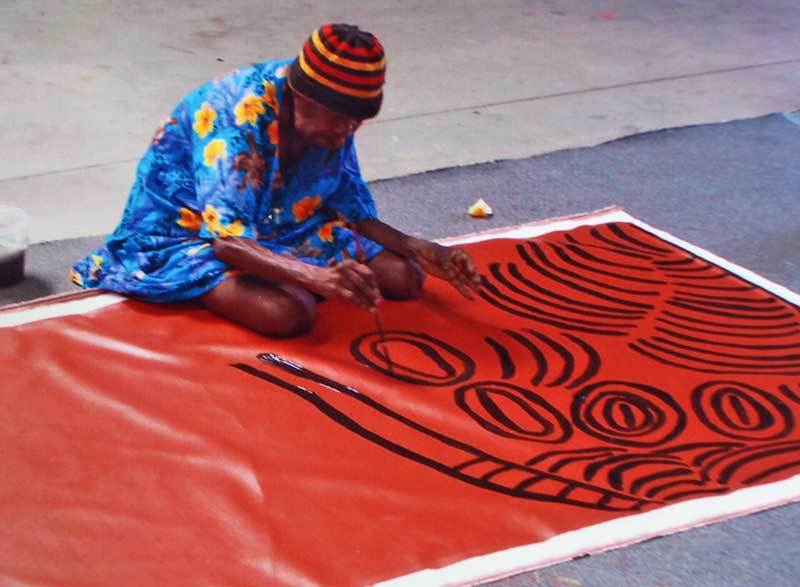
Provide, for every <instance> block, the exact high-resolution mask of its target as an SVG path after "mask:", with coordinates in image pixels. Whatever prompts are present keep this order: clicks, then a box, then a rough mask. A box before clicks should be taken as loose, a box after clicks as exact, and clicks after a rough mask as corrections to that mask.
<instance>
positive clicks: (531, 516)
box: [0, 211, 800, 587]
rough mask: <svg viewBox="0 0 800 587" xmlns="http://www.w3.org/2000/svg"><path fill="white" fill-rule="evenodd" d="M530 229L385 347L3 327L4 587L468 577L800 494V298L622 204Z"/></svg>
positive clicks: (484, 256)
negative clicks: (472, 293) (473, 288)
mask: <svg viewBox="0 0 800 587" xmlns="http://www.w3.org/2000/svg"><path fill="white" fill-rule="evenodd" d="M533 232H534V233H535V234H536V236H530V237H528V238H521V237H519V234H520V231H519V230H517V231H515V232H514V233H513V234H514V235H516V237H515V238H492V239H490V240H483V241H479V242H473V243H470V244H466V245H464V246H466V247H468V249H469V250H470V252H471V253H472V254H473V255H474V257H475V259H476V262H477V264H478V266H479V268H480V271H481V274H482V277H483V287H482V290H481V293H480V296H479V297H478V299H476V300H475V301H473V302H470V301H467V300H463V299H462V298H460V296H459V295H458V294H457V293H456V292H455V291H454V290H452V289H451V288H450V287H449V286H448V285H447V284H444V283H442V282H438V281H435V280H429V281H428V282H427V283H426V291H425V294H424V296H423V298H422V299H420V300H418V301H415V302H406V303H399V302H386V303H385V304H384V305H383V306H382V307H381V310H380V312H381V321H382V323H383V325H384V332H383V333H382V335H381V333H379V332H377V331H376V328H375V321H374V320H373V317H372V315H371V314H370V313H369V312H367V311H364V310H359V309H356V308H353V307H350V306H347V305H346V304H344V303H340V302H336V301H330V302H325V303H324V304H323V305H322V306H320V308H319V312H318V314H319V315H318V320H319V321H318V323H317V325H316V326H315V328H314V330H313V332H312V333H311V334H310V335H308V336H306V337H303V338H300V339H294V340H271V339H268V338H264V337H260V336H258V335H255V334H253V333H250V332H248V331H246V330H244V329H242V328H240V327H238V326H236V325H234V324H231V323H227V322H224V321H222V320H219V319H217V318H215V317H213V316H212V315H210V314H208V313H207V312H205V311H204V310H202V309H201V308H199V307H198V306H194V305H191V304H186V305H180V306H157V305H151V304H146V303H141V302H136V301H130V300H129V301H118V299H117V298H109V296H84V295H81V296H77V297H74V296H73V297H72V298H68V299H67V298H64V299H58V298H57V299H55V300H49V301H43V302H37V303H34V304H31V305H27V306H22V307H20V308H17V309H11V310H6V311H4V312H0V326H4V327H3V328H0V356H2V364H0V380H2V382H3V383H2V393H1V394H0V401H2V407H3V409H2V412H0V414H2V415H0V418H2V419H3V425H2V427H0V434H1V435H2V438H0V441H2V446H3V458H2V460H0V463H1V464H0V467H2V471H1V472H0V473H1V474H0V495H2V499H0V517H2V519H3V520H4V523H3V525H2V529H0V536H1V537H2V538H0V540H2V545H3V548H1V549H0V583H4V584H19V585H28V584H31V585H33V584H37V585H38V584H58V585H65V586H69V585H81V586H94V585H97V586H100V585H109V584H114V585H117V586H121V587H124V586H128V585H143V584H150V585H167V584H168V585H174V586H180V585H231V586H234V585H242V586H245V585H370V584H376V583H385V584H388V585H393V584H396V585H401V584H407V585H422V584H466V583H470V582H475V581H478V580H481V579H488V578H492V577H496V576H502V575H503V574H507V573H511V572H514V571H519V570H524V569H527V568H532V567H535V566H537V565H541V564H546V563H551V562H555V561H557V560H563V559H565V558H569V557H571V556H576V555H579V554H583V553H586V552H593V551H597V550H601V549H604V548H607V547H609V546H613V545H615V544H622V543H625V542H630V541H633V540H638V539H644V538H648V537H650V536H653V535H656V534H658V533H664V532H669V531H675V530H678V529H680V528H683V527H688V526H691V525H696V524H701V523H706V522H708V521H712V520H715V519H721V518H724V517H729V516H732V515H737V514H741V513H744V512H747V511H754V510H757V509H760V508H763V507H769V506H772V505H777V504H780V503H787V502H789V501H793V500H795V499H797V495H798V493H800V485H798V483H797V478H796V477H795V475H797V474H798V473H800V433H798V430H797V421H798V417H800V312H798V306H797V305H795V304H796V301H797V296H795V295H794V294H791V292H787V291H785V290H781V288H779V287H778V286H774V285H773V284H769V283H768V282H765V281H764V280H763V279H761V278H758V277H757V276H755V275H754V274H750V273H748V272H746V271H742V270H738V269H737V268H734V267H732V266H730V265H728V264H726V263H725V262H723V261H721V260H716V261H715V260H713V259H715V258H713V256H711V255H710V254H704V253H703V252H702V251H699V250H697V249H694V248H693V247H691V246H690V245H684V244H676V243H677V242H678V241H676V240H675V239H672V238H668V235H662V236H664V238H662V236H657V234H656V233H655V231H653V230H651V229H649V228H648V227H646V226H645V225H643V224H641V223H639V222H637V221H635V220H634V219H633V218H631V217H629V216H627V215H625V214H624V213H622V212H619V211H615V212H609V213H606V214H600V215H595V216H587V217H585V218H578V219H575V220H573V221H571V222H567V223H564V222H562V223H561V224H557V225H553V226H551V227H547V226H545V227H541V226H539V227H537V228H536V229H535V230H534V231H533ZM101 299H111V300H112V301H113V302H115V303H111V302H103V303H99V302H98V300H101ZM63 308H68V310H64V309H63ZM48 313H49V314H48ZM48 315H52V317H49V318H47V316H48ZM3 320H4V321H3ZM597 529H602V531H595V530H597ZM565 537H566V538H565ZM567 538H568V539H567ZM559 545H560V546H559ZM545 548H547V549H548V550H547V554H546V555H545V554H543V553H544V552H545ZM520 549H521V550H520ZM498 553H499V554H498ZM502 553H511V554H509V557H506V558H503V556H502ZM464 561H471V563H472V564H471V565H466V564H465V563H464Z"/></svg>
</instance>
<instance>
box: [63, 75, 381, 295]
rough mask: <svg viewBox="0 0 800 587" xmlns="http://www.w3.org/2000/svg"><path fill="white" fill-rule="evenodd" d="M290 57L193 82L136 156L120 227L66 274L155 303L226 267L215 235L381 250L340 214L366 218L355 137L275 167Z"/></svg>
mask: <svg viewBox="0 0 800 587" xmlns="http://www.w3.org/2000/svg"><path fill="white" fill-rule="evenodd" d="M290 63H291V60H281V61H268V62H264V63H260V64H256V65H254V66H252V67H249V68H247V69H241V70H237V71H234V72H232V73H230V74H228V75H225V76H223V77H221V78H218V79H215V80H213V81H211V82H209V83H207V84H205V85H203V86H201V87H199V88H197V89H196V90H194V91H193V92H191V93H190V94H189V95H188V96H186V98H184V99H183V100H182V101H181V102H180V103H179V104H178V105H177V106H176V107H175V109H174V110H173V112H172V116H171V117H170V118H169V120H167V121H166V122H165V123H164V125H163V126H162V127H161V128H160V129H159V130H158V131H157V132H156V134H155V136H154V137H153V141H152V144H151V146H150V148H149V149H148V150H147V152H146V153H145V154H144V156H143V157H142V159H141V161H140V162H139V166H138V168H137V171H136V180H135V182H134V184H133V187H132V188H131V192H130V195H129V197H128V201H127V204H126V206H125V211H124V213H123V216H122V220H121V221H120V224H119V226H118V227H117V228H116V230H115V231H114V233H113V234H111V235H110V236H109V237H108V239H107V241H106V245H105V247H103V248H100V249H97V250H95V251H93V252H92V254H91V255H89V256H88V257H86V258H84V259H82V260H80V261H78V262H77V263H76V264H75V266H74V267H73V271H72V275H71V276H72V280H73V282H75V283H76V284H77V285H79V286H81V287H85V288H89V287H96V288H101V289H105V290H110V291H115V292H119V293H122V294H126V295H133V296H137V297H141V298H144V299H148V300H151V301H157V302H172V301H182V300H189V299H192V298H195V297H198V296H201V295H202V294H204V293H206V292H208V291H210V290H211V289H213V288H214V287H215V286H216V285H217V284H219V283H220V281H222V280H223V279H225V278H226V277H228V276H229V275H231V274H232V272H231V271H230V270H231V267H229V266H228V265H226V264H225V263H223V262H222V261H220V260H219V259H217V257H216V256H215V254H214V250H213V248H212V246H211V241H212V240H213V239H215V238H217V237H219V236H237V237H243V238H250V239H257V240H258V242H259V243H260V244H261V245H263V246H264V247H266V248H268V249H270V250H271V251H272V252H274V253H276V254H288V255H291V256H293V257H295V258H297V259H299V260H301V261H304V262H307V263H313V264H318V265H327V264H328V263H329V261H330V260H331V259H334V258H335V259H339V260H341V258H342V251H344V250H345V249H346V250H347V252H348V253H349V254H350V255H351V256H353V257H355V256H356V254H357V249H358V248H359V247H360V248H361V249H362V250H363V252H364V253H365V255H366V257H367V259H369V258H371V257H373V256H374V255H376V254H378V253H379V252H380V251H381V250H382V249H381V247H380V246H379V245H377V244H376V243H374V242H372V241H369V240H368V239H366V238H363V237H362V238H361V241H360V243H356V242H355V238H356V237H354V234H353V233H352V231H351V230H350V228H349V225H350V224H351V223H354V222H358V221H360V220H366V219H371V218H375V217H376V215H377V212H376V209H375V202H374V200H373V197H372V194H371V192H370V190H369V188H368V187H367V185H366V183H365V182H364V180H363V179H362V178H361V172H360V170H359V166H358V159H357V157H356V151H355V146H354V144H353V137H352V136H351V137H349V138H348V140H347V142H346V144H345V145H344V147H342V148H341V149H339V150H336V151H328V150H325V149H321V148H317V147H309V148H308V149H307V150H306V152H305V153H304V155H303V157H302V158H301V159H300V160H299V161H298V162H297V163H296V164H294V165H293V166H292V167H291V168H289V169H288V170H286V176H285V177H283V176H282V174H281V165H280V159H279V153H278V144H279V126H278V114H279V110H280V105H281V104H282V99H283V95H284V92H285V90H286V71H287V67H288V65H289V64H290Z"/></svg>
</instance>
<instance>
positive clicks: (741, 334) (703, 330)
mask: <svg viewBox="0 0 800 587" xmlns="http://www.w3.org/2000/svg"><path fill="white" fill-rule="evenodd" d="M656 322H662V323H664V324H668V325H669V326H674V327H676V328H682V329H683V330H686V331H689V332H701V333H703V334H710V335H712V336H714V337H715V340H716V338H718V337H721V336H728V337H735V338H736V339H739V338H769V339H775V338H784V337H790V336H794V335H796V334H800V328H795V329H794V330H788V331H786V332H782V331H781V332H775V331H772V332H767V333H762V334H755V333H752V332H747V333H745V332H736V333H733V332H724V331H720V330H709V329H708V328H697V327H696V326H692V325H690V324H681V323H678V322H674V321H672V320H668V319H667V318H663V317H661V316H659V317H658V318H656Z"/></svg>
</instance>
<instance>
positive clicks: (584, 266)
mask: <svg viewBox="0 0 800 587" xmlns="http://www.w3.org/2000/svg"><path fill="white" fill-rule="evenodd" d="M548 245H549V246H550V248H551V249H553V251H554V252H555V253H556V255H558V257H559V258H560V259H561V260H562V261H564V262H565V263H567V264H568V265H572V266H573V267H577V268H578V269H582V270H583V271H588V272H589V273H597V274H598V275H605V276H607V277H611V278H613V279H621V280H623V281H632V282H634V283H648V284H650V285H667V282H666V281H664V280H663V279H648V278H646V277H634V276H632V275H625V274H624V273H620V272H614V271H606V270H605V269H599V268H597V267H593V266H591V265H587V264H586V263H581V262H580V261H577V260H575V259H573V258H572V257H570V256H569V255H568V254H567V253H566V251H565V250H564V247H562V246H561V245H559V244H557V243H548Z"/></svg>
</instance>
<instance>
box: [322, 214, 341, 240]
mask: <svg viewBox="0 0 800 587" xmlns="http://www.w3.org/2000/svg"><path fill="white" fill-rule="evenodd" d="M337 226H344V222H342V221H341V220H331V221H330V222H326V223H325V224H323V225H322V228H320V229H319V230H318V231H317V236H318V237H319V240H321V241H324V242H326V243H332V242H333V229H334V228H336V227H337Z"/></svg>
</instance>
